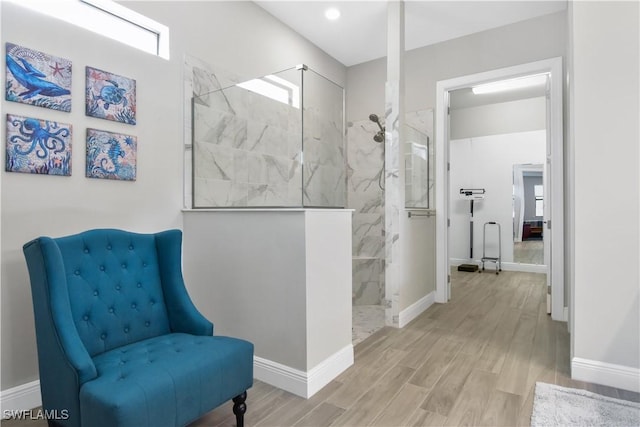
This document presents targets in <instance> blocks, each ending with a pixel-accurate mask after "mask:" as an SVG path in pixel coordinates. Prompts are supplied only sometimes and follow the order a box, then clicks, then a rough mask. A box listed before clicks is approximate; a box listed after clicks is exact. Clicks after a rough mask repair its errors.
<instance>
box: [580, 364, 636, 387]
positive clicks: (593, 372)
mask: <svg viewBox="0 0 640 427" xmlns="http://www.w3.org/2000/svg"><path fill="white" fill-rule="evenodd" d="M571 378H572V379H574V380H579V381H586V382H590V383H596V384H602V385H607V386H610V387H616V388H621V389H623V390H631V391H635V392H636V393H638V392H640V369H638V368H631V367H628V366H622V365H614V364H613V363H606V362H600V361H598V360H589V359H583V358H580V357H574V358H573V359H571Z"/></svg>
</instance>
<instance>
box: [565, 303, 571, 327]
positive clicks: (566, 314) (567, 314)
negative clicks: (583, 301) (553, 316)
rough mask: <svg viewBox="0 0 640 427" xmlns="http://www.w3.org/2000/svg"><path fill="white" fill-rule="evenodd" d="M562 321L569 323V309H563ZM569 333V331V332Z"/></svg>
mask: <svg viewBox="0 0 640 427" xmlns="http://www.w3.org/2000/svg"><path fill="white" fill-rule="evenodd" d="M564 321H565V322H568V321H569V307H565V308H564ZM569 331H571V330H569Z"/></svg>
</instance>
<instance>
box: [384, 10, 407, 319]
mask: <svg viewBox="0 0 640 427" xmlns="http://www.w3.org/2000/svg"><path fill="white" fill-rule="evenodd" d="M403 104H404V2H403V1H389V2H388V6H387V82H386V85H385V126H386V133H385V156H384V158H385V179H384V183H385V185H384V188H385V191H384V214H385V288H386V289H385V292H386V304H387V305H386V311H385V313H386V324H387V325H388V326H396V327H397V326H398V316H399V311H400V292H401V289H400V283H401V279H402V277H401V274H402V270H401V261H402V254H401V250H402V248H401V245H400V243H401V242H400V214H401V212H402V210H403V208H404V165H403V164H402V163H401V162H402V160H403V158H404V156H403V154H402V144H401V139H402V128H403V126H404V106H403Z"/></svg>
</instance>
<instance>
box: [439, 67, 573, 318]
mask: <svg viewBox="0 0 640 427" xmlns="http://www.w3.org/2000/svg"><path fill="white" fill-rule="evenodd" d="M540 73H548V74H549V85H548V91H547V100H548V104H547V105H548V111H547V113H548V117H549V121H548V123H547V132H548V134H549V136H550V138H549V141H547V147H548V149H547V164H546V166H547V171H548V172H549V179H550V182H551V186H550V187H551V188H550V194H549V197H548V198H547V199H546V200H545V203H548V205H549V208H550V218H551V219H552V221H550V222H548V224H547V230H546V232H550V233H549V234H551V241H550V246H551V250H550V262H549V264H548V265H547V275H548V279H547V280H548V281H549V282H550V284H551V286H550V287H551V301H552V302H551V318H552V319H553V320H560V321H566V320H567V319H566V316H565V310H564V135H563V117H562V111H563V107H562V105H563V104H562V87H563V74H562V58H561V57H556V58H550V59H545V60H541V61H536V62H530V63H526V64H520V65H515V66H512V67H506V68H500V69H496V70H491V71H486V72H482V73H477V74H470V75H467V76H461V77H456V78H453V79H448V80H440V81H438V82H437V84H436V122H435V127H436V141H435V143H436V145H435V154H436V155H435V177H436V178H435V179H436V182H435V190H436V200H435V201H436V212H437V214H436V296H435V301H436V302H439V303H446V302H447V301H448V300H449V299H450V271H449V269H450V265H449V226H448V224H449V173H448V170H449V114H448V111H449V92H450V91H453V90H456V89H463V88H469V87H473V86H476V85H479V84H482V83H489V82H492V81H497V80H505V79H509V78H515V77H521V76H525V75H531V74H540ZM551 226H553V228H551Z"/></svg>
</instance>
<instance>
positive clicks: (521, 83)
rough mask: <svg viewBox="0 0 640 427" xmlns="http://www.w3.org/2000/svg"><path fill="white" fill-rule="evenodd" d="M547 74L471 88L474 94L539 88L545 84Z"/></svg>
mask: <svg viewBox="0 0 640 427" xmlns="http://www.w3.org/2000/svg"><path fill="white" fill-rule="evenodd" d="M546 81H547V74H535V75H532V76H525V77H518V78H515V79H509V80H501V81H499V82H492V83H487V84H483V85H479V86H475V87H473V88H471V90H472V91H473V93H474V94H476V95H480V94H483V93H495V92H503V91H506V90H514V89H522V88H526V87H532V86H539V85H543V84H545V83H546Z"/></svg>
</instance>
